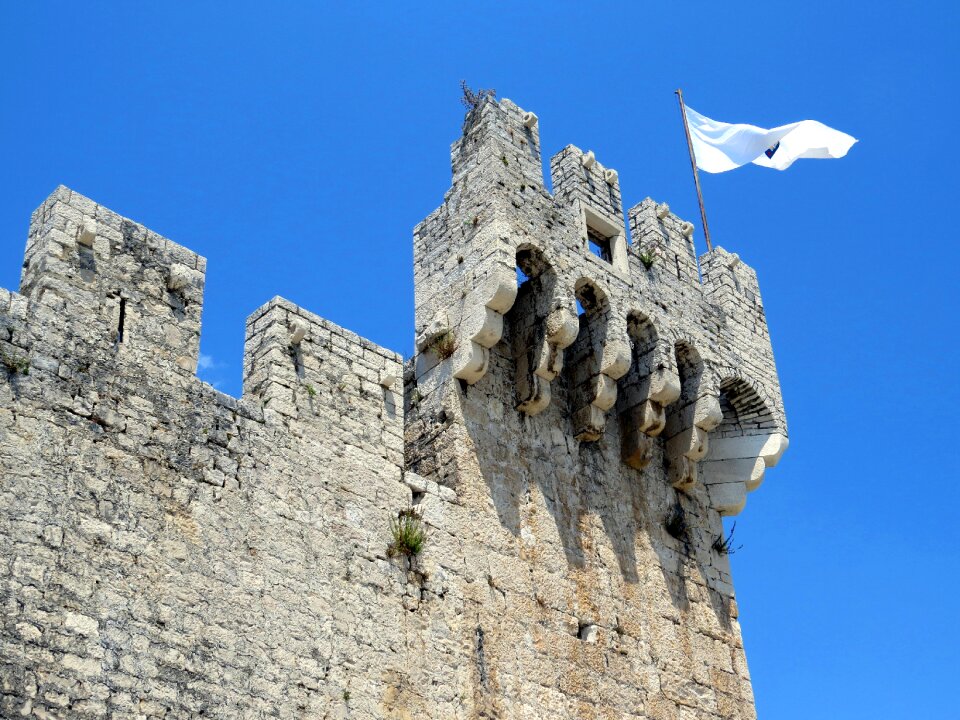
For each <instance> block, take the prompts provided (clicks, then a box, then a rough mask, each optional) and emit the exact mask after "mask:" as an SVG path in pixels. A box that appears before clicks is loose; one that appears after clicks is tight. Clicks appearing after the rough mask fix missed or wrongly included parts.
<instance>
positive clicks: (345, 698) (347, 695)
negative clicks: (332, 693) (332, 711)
mask: <svg viewBox="0 0 960 720" xmlns="http://www.w3.org/2000/svg"><path fill="white" fill-rule="evenodd" d="M343 701H344V702H350V691H349V690H344V691H343Z"/></svg>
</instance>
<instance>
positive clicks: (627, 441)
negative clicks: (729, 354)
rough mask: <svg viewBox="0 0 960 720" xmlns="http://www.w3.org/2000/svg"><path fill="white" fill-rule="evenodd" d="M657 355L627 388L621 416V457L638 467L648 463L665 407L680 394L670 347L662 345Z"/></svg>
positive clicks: (628, 463) (664, 418) (663, 423)
mask: <svg viewBox="0 0 960 720" xmlns="http://www.w3.org/2000/svg"><path fill="white" fill-rule="evenodd" d="M659 354H660V356H661V360H660V361H659V362H657V361H656V353H652V354H651V357H650V358H649V359H648V362H650V363H651V364H653V363H655V367H654V368H653V370H652V371H651V372H649V373H648V374H646V375H643V376H641V377H640V378H639V382H637V383H636V384H634V385H631V386H629V387H628V388H627V389H626V399H627V403H626V404H627V406H628V407H627V409H626V410H624V411H623V412H622V413H621V415H620V423H621V428H622V430H621V433H622V434H621V458H622V459H623V462H625V463H626V464H627V465H629V466H630V467H632V468H635V469H637V470H642V469H643V468H645V467H646V466H647V465H648V464H649V462H650V459H651V457H652V451H653V438H655V437H657V436H659V435H660V433H662V432H663V429H664V427H665V426H666V423H667V417H666V410H665V408H666V406H667V405H670V404H671V403H673V402H676V400H677V399H678V398H679V397H680V376H679V375H678V374H677V369H676V367H674V366H673V365H671V364H670V363H669V362H668V359H669V357H670V356H669V349H662V348H661V349H660V351H659Z"/></svg>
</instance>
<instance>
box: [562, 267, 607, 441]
mask: <svg viewBox="0 0 960 720" xmlns="http://www.w3.org/2000/svg"><path fill="white" fill-rule="evenodd" d="M573 292H574V296H575V297H576V299H577V307H578V309H579V310H580V315H579V326H580V327H579V331H578V332H577V339H576V340H574V341H573V344H572V345H571V346H570V348H569V349H568V350H567V354H566V358H565V361H564V362H565V367H566V370H565V377H566V380H567V387H568V388H570V400H571V411H572V415H573V432H574V436H575V437H576V438H577V440H580V441H581V442H593V441H595V440H598V439H599V438H600V436H601V435H603V430H604V425H605V421H606V411H607V410H608V409H609V408H610V405H611V404H612V402H613V399H615V397H616V395H614V398H612V399H611V400H610V403H609V404H607V402H606V400H607V397H606V395H607V394H608V393H609V390H608V389H607V388H605V387H604V379H603V378H601V377H600V364H601V360H602V359H603V347H604V344H605V341H606V336H607V314H608V312H609V302H608V301H607V296H606V294H605V293H604V292H603V290H601V289H600V287H599V286H598V285H597V284H596V283H595V282H593V281H592V280H590V279H588V278H580V279H579V280H578V281H577V282H576V284H575V285H574V289H573ZM613 387H614V388H615V387H616V386H615V385H614V386H613ZM614 392H615V390H614Z"/></svg>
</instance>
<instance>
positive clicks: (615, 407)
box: [0, 99, 787, 720]
mask: <svg viewBox="0 0 960 720" xmlns="http://www.w3.org/2000/svg"><path fill="white" fill-rule="evenodd" d="M452 160H453V186H452V188H451V189H450V191H449V192H448V193H447V194H446V196H445V197H444V200H443V203H442V205H441V206H440V207H439V208H438V209H437V210H436V211H435V212H433V213H431V214H430V216H429V217H427V218H426V219H425V220H424V221H423V222H422V223H421V224H420V225H418V226H417V228H416V229H415V230H414V254H415V281H416V282H415V285H416V298H415V302H416V333H417V335H416V353H415V355H414V357H413V358H412V359H411V360H410V361H409V362H407V363H406V364H404V363H403V361H402V358H401V357H400V356H399V355H397V354H396V353H393V352H391V351H389V350H385V349H383V348H380V347H378V346H376V345H374V344H373V343H371V342H369V341H367V340H364V339H362V338H360V337H358V336H356V335H354V334H353V333H350V332H349V331H347V330H344V329H342V328H340V327H337V326H336V325H333V324H332V323H329V322H327V321H325V320H323V319H321V318H319V317H317V316H316V315H313V314H312V313H310V312H308V311H306V310H304V309H302V308H299V307H297V306H295V305H293V304H292V303H290V302H287V301H285V300H283V299H280V298H274V299H273V300H271V301H270V302H268V303H267V304H266V305H264V306H263V307H261V308H260V309H258V310H256V311H255V312H254V313H253V314H252V315H251V316H250V318H249V320H248V321H247V328H246V346H245V355H244V383H243V395H242V397H241V398H239V399H235V398H232V397H229V396H227V395H224V394H222V393H220V392H217V391H216V390H214V389H213V388H211V387H210V386H209V385H207V384H205V383H203V382H201V381H200V380H198V379H197V377H196V375H195V370H196V363H197V355H198V348H199V337H200V310H201V305H202V299H203V298H202V295H203V282H204V271H205V268H206V261H205V260H204V259H203V258H202V257H198V256H197V255H196V254H194V253H192V252H190V251H189V250H187V249H185V248H183V247H181V246H179V245H176V244H174V243H173V242H171V241H169V240H167V239H165V238H163V237H160V236H159V235H157V234H155V233H153V232H151V231H150V230H148V229H146V228H144V227H143V226H142V225H139V224H137V223H135V222H132V221H130V220H127V219H125V218H122V217H120V216H118V215H116V214H115V213H113V212H111V211H109V210H107V209H106V208H105V207H103V206H101V205H98V204H97V203H95V202H94V201H92V200H89V199H87V198H85V197H82V196H80V195H78V194H77V193H74V192H71V191H70V190H68V189H67V188H65V187H60V188H58V189H57V190H55V191H54V193H53V194H52V195H51V196H50V197H49V198H48V199H47V200H46V201H45V202H44V203H43V204H42V205H41V206H40V208H39V209H37V211H36V212H35V213H34V215H33V218H32V220H31V224H30V231H29V237H28V240H27V249H26V256H25V261H24V265H23V276H22V280H21V285H20V292H19V293H12V292H7V291H0V472H2V475H0V602H2V620H0V715H2V717H4V718H40V719H45V718H71V719H72V718H202V717H208V718H331V719H332V718H342V719H345V718H351V719H355V720H367V719H373V718H378V719H379V718H391V719H397V720H400V719H403V720H408V719H409V720H413V719H421V718H423V719H429V720H447V719H454V718H456V719H461V718H462V719H467V718H489V719H493V718H502V719H504V720H513V719H520V718H530V719H538V720H539V719H551V720H552V719H555V718H556V719H559V718H581V719H586V718H596V719H601V718H603V719H610V720H613V719H614V718H616V719H617V720H628V719H629V720H639V719H640V718H657V719H666V718H682V719H687V720H694V719H695V720H707V719H715V718H753V717H755V711H754V705H753V698H752V693H751V688H750V678H749V674H748V671H747V665H746V660H745V657H744V652H743V645H742V642H741V635H740V629H739V624H738V621H737V605H736V602H735V600H734V595H733V586H732V581H731V577H730V569H729V563H728V557H727V555H726V553H725V552H724V547H723V544H722V542H718V538H720V536H721V535H722V534H723V529H722V525H721V517H722V516H724V515H731V514H735V513H737V512H739V511H740V510H741V509H742V508H743V506H744V503H745V501H746V496H747V493H748V492H750V491H752V490H754V489H756V488H757V486H758V485H759V484H760V483H761V481H762V480H763V477H764V473H765V471H766V468H768V467H771V466H773V465H774V464H776V462H777V460H778V459H779V457H780V455H781V454H782V452H783V451H784V449H785V448H786V445H787V439H786V423H785V419H784V412H783V407H782V402H781V396H780V390H779V384H778V380H777V374H776V369H775V366H774V360H773V354H772V351H771V346H770V340H769V335H768V332H767V326H766V319H765V317H764V312H763V306H762V304H761V301H760V294H759V290H758V286H757V280H756V275H755V273H754V272H753V270H751V269H750V268H749V267H747V266H746V265H745V264H744V263H743V262H742V261H741V260H740V259H739V258H738V257H737V256H736V255H733V254H730V253H728V252H726V251H724V250H722V249H720V248H717V249H715V250H713V251H711V252H709V253H707V254H705V255H703V256H701V257H700V259H699V265H698V262H697V258H696V256H695V255H694V251H693V244H692V233H693V226H692V225H691V224H690V223H688V222H684V221H683V220H681V219H680V218H678V217H676V216H675V215H674V214H672V213H671V212H670V209H669V207H667V205H666V204H658V203H656V202H654V201H653V200H650V199H649V198H648V199H646V200H644V201H643V202H641V203H640V204H638V205H636V206H635V207H633V208H632V209H630V210H628V211H627V213H626V220H627V222H628V223H629V228H630V236H631V237H632V244H631V243H628V241H627V232H626V227H625V223H624V215H623V211H622V206H621V196H620V185H619V180H618V177H617V173H616V172H615V171H614V170H612V169H609V168H604V166H602V165H601V164H600V163H599V162H598V161H597V160H596V158H595V157H594V155H593V153H590V152H587V153H584V152H583V151H581V150H579V149H578V148H575V147H573V146H569V147H566V148H564V149H563V150H561V151H560V152H559V153H558V154H557V155H555V156H554V157H553V159H552V160H551V162H550V174H551V179H552V187H553V192H552V193H551V192H549V191H548V190H547V189H546V187H545V184H544V179H543V174H542V161H541V155H540V142H539V132H538V119H537V116H536V115H534V114H533V113H530V112H524V111H522V110H521V109H520V108H518V107H517V106H516V105H514V104H513V103H511V102H510V101H508V100H502V101H500V102H497V101H494V100H491V99H486V100H484V101H483V102H481V103H480V104H479V105H478V106H477V107H475V108H474V109H473V110H471V111H470V113H469V114H468V115H467V118H466V121H465V124H464V128H463V135H462V137H460V138H459V139H458V140H457V141H456V142H455V143H454V145H453V148H452ZM701 274H702V280H701ZM409 508H413V509H414V510H415V511H416V512H417V513H419V514H420V515H422V517H423V522H424V525H425V527H426V528H427V533H428V534H427V541H426V545H425V548H424V549H423V551H422V552H421V553H420V554H419V555H416V556H413V557H408V556H404V555H399V556H392V554H391V553H390V552H389V551H388V548H389V546H390V543H391V539H392V534H391V521H392V520H394V521H395V520H396V518H397V514H398V512H400V511H402V510H405V509H409Z"/></svg>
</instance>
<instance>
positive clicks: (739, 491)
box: [701, 376, 787, 515]
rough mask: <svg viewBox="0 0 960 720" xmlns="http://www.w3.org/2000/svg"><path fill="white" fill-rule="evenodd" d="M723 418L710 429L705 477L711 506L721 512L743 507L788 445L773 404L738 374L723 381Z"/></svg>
mask: <svg viewBox="0 0 960 720" xmlns="http://www.w3.org/2000/svg"><path fill="white" fill-rule="evenodd" d="M719 390H720V398H719V402H720V411H721V414H722V419H721V420H720V423H719V424H718V425H717V427H716V428H715V429H714V430H713V432H711V433H710V440H709V451H708V453H707V456H706V457H705V458H704V460H703V462H702V463H701V466H702V467H701V479H702V481H703V484H704V486H705V487H706V488H707V492H708V493H709V496H710V503H711V505H712V506H713V507H714V508H715V509H716V510H717V511H718V512H719V513H720V514H721V515H736V514H737V513H739V512H740V511H741V510H743V507H744V505H745V504H746V501H747V493H748V492H752V491H753V490H756V489H757V487H759V485H760V483H761V482H763V477H764V474H765V472H766V469H767V468H768V467H772V466H773V465H776V463H777V461H778V460H779V459H780V455H782V454H783V451H784V450H785V449H786V447H787V439H786V437H785V436H784V435H783V434H781V432H780V431H779V428H778V426H777V423H776V421H775V419H774V417H773V414H772V413H771V412H770V408H769V406H768V405H767V403H766V402H765V401H764V399H763V398H762V397H761V395H760V393H758V392H757V390H756V388H755V387H753V385H751V384H750V383H749V382H747V381H746V380H744V379H742V378H740V377H736V376H726V377H724V378H723V379H722V380H721V381H720V383H719Z"/></svg>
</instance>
